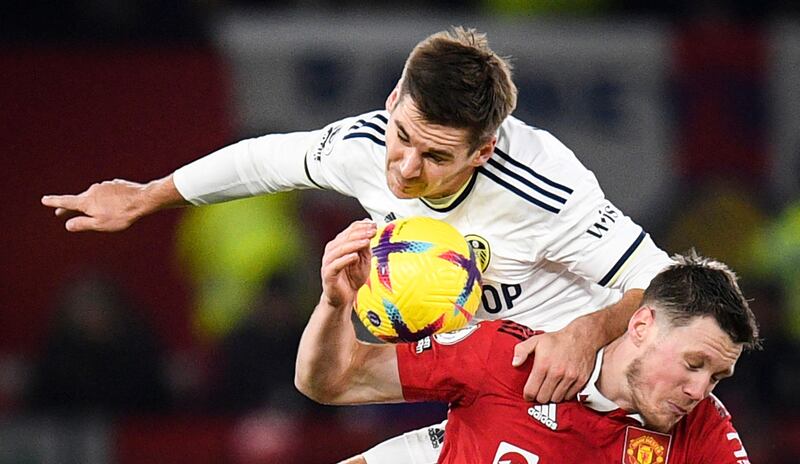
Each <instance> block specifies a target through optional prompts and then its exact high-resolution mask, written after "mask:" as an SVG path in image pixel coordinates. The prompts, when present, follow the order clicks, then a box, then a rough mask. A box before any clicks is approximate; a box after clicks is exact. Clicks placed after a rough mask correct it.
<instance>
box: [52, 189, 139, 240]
mask: <svg viewBox="0 0 800 464" xmlns="http://www.w3.org/2000/svg"><path fill="white" fill-rule="evenodd" d="M144 187H145V186H144V185H143V184H138V183H135V182H129V181H127V180H122V179H114V180H111V181H105V182H102V183H99V184H93V185H92V186H91V187H89V188H88V189H86V191H84V192H82V193H79V194H78V195H46V196H44V197H42V204H43V205H45V206H49V207H51V208H55V209H56V211H55V214H56V216H58V217H60V218H65V219H67V222H66V228H67V230H68V231H70V232H84V231H89V230H93V231H98V232H116V231H120V230H124V229H127V228H128V226H130V225H131V224H133V223H134V222H135V221H136V220H137V219H138V218H139V217H140V210H141V205H140V204H139V199H140V195H141V193H142V191H143V189H144Z"/></svg>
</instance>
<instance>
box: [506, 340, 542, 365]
mask: <svg viewBox="0 0 800 464" xmlns="http://www.w3.org/2000/svg"><path fill="white" fill-rule="evenodd" d="M538 341H539V339H538V338H536V337H532V338H529V339H527V340H525V341H524V342H520V343H517V345H516V346H515V347H514V358H513V359H512V360H511V365H512V366H514V367H519V366H521V365H522V364H524V363H525V360H526V359H528V355H530V354H531V353H533V351H534V350H535V349H536V343H537V342H538Z"/></svg>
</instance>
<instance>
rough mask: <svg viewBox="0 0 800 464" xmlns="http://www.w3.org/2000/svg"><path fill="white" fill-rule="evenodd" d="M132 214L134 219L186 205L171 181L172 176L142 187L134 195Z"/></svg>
mask: <svg viewBox="0 0 800 464" xmlns="http://www.w3.org/2000/svg"><path fill="white" fill-rule="evenodd" d="M135 197H136V200H135V202H134V203H135V205H134V208H133V213H134V215H135V216H136V218H137V219H138V218H141V217H142V216H147V215H148V214H150V213H154V212H156V211H158V210H161V209H164V208H170V207H175V206H185V205H188V204H189V202H187V201H186V200H185V199H184V198H183V196H181V194H180V192H178V189H177V187H175V182H174V181H173V180H172V175H169V176H167V177H164V178H161V179H156V180H153V181H150V182H148V183H147V184H144V185H142V186H141V187H140V188H139V189H138V192H137V193H136V195H135Z"/></svg>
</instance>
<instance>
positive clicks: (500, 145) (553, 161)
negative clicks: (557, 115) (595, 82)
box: [479, 116, 602, 216]
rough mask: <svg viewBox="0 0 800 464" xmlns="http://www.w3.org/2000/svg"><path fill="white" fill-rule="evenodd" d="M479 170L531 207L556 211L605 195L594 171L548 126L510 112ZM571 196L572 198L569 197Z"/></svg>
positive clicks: (538, 210) (490, 180)
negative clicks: (488, 156)
mask: <svg viewBox="0 0 800 464" xmlns="http://www.w3.org/2000/svg"><path fill="white" fill-rule="evenodd" d="M479 172H480V173H481V174H482V175H483V177H485V178H486V179H488V182H487V184H491V185H495V186H497V188H498V189H500V190H501V191H503V192H506V193H508V194H509V195H510V196H512V197H514V198H517V199H518V200H519V201H518V202H516V203H514V204H515V205H517V206H518V205H519V204H520V202H522V204H525V205H529V206H530V207H531V208H529V209H530V210H531V211H534V212H542V213H544V214H546V213H554V215H555V216H558V215H560V213H561V212H562V211H563V210H564V209H566V208H572V207H574V205H575V204H577V203H581V202H582V200H578V201H575V199H583V198H587V197H589V198H593V197H598V196H602V191H601V190H600V187H599V184H598V183H597V179H596V178H595V176H594V174H593V173H592V172H591V171H589V170H588V169H587V168H586V167H584V166H583V164H581V162H580V161H579V160H578V159H577V158H576V157H575V154H574V153H573V152H572V151H571V150H570V149H569V148H567V147H566V146H565V145H564V144H563V143H561V142H560V141H559V140H558V139H557V138H556V137H554V136H553V135H552V134H550V133H549V132H547V131H546V130H543V129H539V128H536V127H533V126H530V125H527V124H525V123H524V122H522V121H521V120H519V119H517V118H515V117H512V116H509V117H508V118H506V120H505V121H504V122H503V124H502V125H501V127H500V130H499V131H498V138H497V144H496V146H495V150H494V153H493V154H492V157H491V158H490V159H489V160H488V161H487V163H486V164H484V165H483V166H482V167H481V168H480V170H479ZM570 200H572V201H570Z"/></svg>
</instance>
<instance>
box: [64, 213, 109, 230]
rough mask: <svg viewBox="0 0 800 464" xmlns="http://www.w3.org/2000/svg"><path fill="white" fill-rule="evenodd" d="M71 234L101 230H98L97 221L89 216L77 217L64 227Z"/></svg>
mask: <svg viewBox="0 0 800 464" xmlns="http://www.w3.org/2000/svg"><path fill="white" fill-rule="evenodd" d="M64 226H65V227H66V228H67V230H68V231H70V232H85V231H87V230H100V229H98V228H97V220H96V219H95V218H91V217H88V216H77V217H74V218H72V219H70V220H68V221H67V222H66V224H65V225H64Z"/></svg>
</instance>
